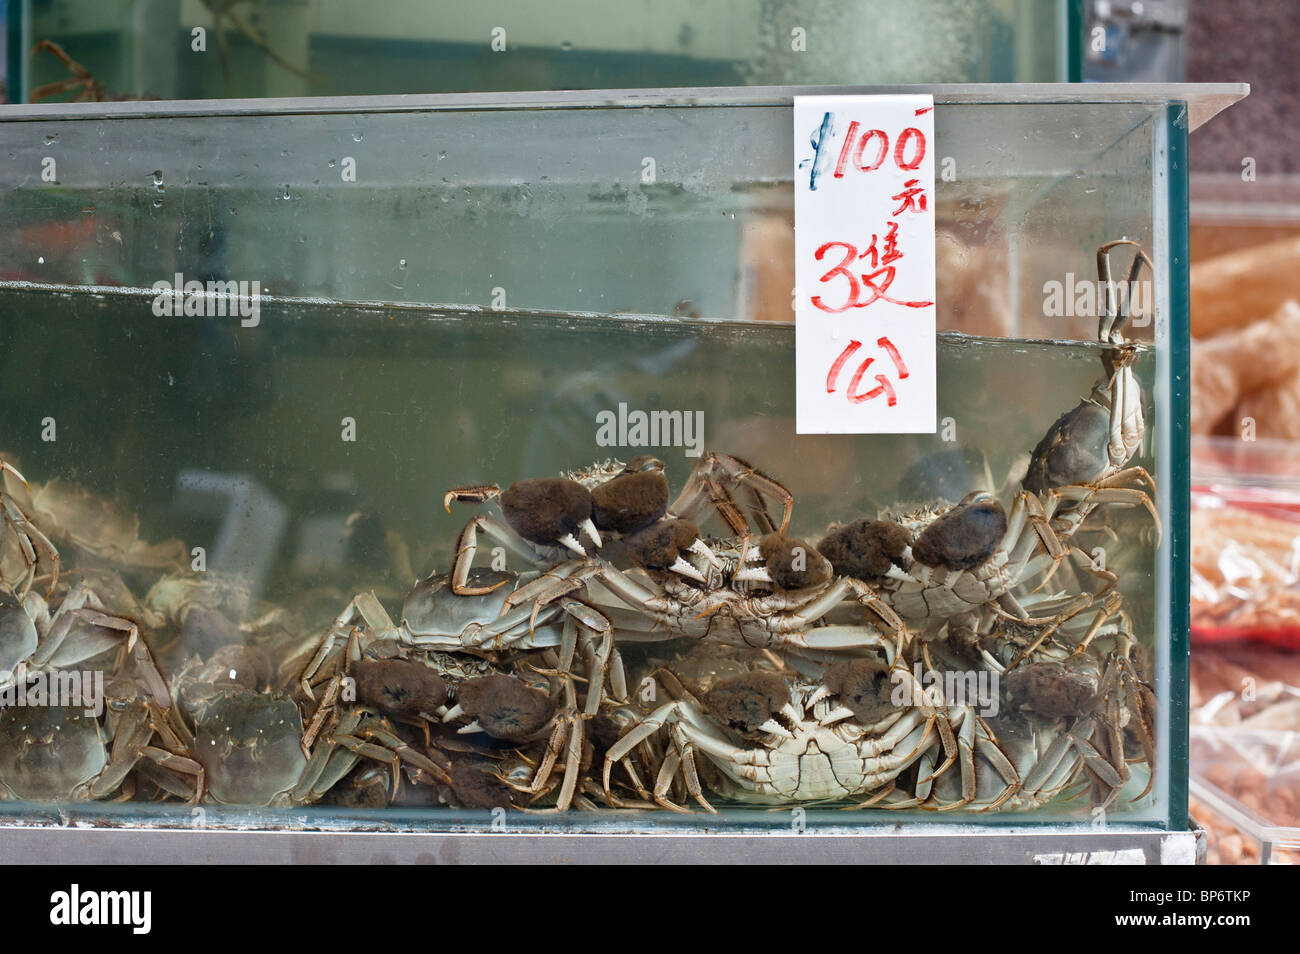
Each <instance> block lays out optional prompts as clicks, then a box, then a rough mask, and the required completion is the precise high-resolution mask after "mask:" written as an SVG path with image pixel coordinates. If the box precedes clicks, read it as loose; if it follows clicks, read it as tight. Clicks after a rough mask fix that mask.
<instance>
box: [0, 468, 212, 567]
mask: <svg viewBox="0 0 1300 954" xmlns="http://www.w3.org/2000/svg"><path fill="white" fill-rule="evenodd" d="M0 472H3V473H0V476H3V475H4V474H5V473H7V475H8V476H10V477H13V478H16V479H17V481H18V483H17V484H16V485H15V484H11V485H10V488H9V499H10V500H11V502H14V503H15V507H14V509H21V511H22V512H25V513H26V516H27V519H28V522H29V527H30V524H33V523H34V524H37V525H39V526H40V527H41V529H42V531H43V534H44V536H45V537H47V538H48V539H46V540H44V541H43V542H44V544H46V545H47V546H48V547H49V548H50V549H52V548H53V545H52V544H50V541H53V543H54V544H57V545H58V546H60V547H64V548H66V549H69V550H71V551H72V552H73V555H74V557H76V558H80V559H84V560H85V561H86V562H88V563H90V564H94V565H99V566H103V565H107V566H109V567H111V568H112V569H114V570H116V571H118V572H121V573H126V572H127V571H129V570H140V571H154V570H176V569H179V568H180V567H182V566H184V565H185V564H186V563H187V562H188V557H187V552H188V551H186V549H185V545H184V544H183V543H182V542H181V541H180V540H176V539H172V540H166V541H163V542H161V543H156V544H150V543H146V542H144V541H143V540H141V539H140V518H139V517H138V516H136V515H135V514H134V513H131V512H129V511H127V510H126V509H125V508H123V507H121V506H120V505H118V504H116V503H114V502H113V501H111V500H108V499H107V498H105V497H102V496H100V495H99V494H96V493H95V492H93V491H91V490H88V489H87V488H85V487H82V486H80V485H78V484H74V483H71V482H69V481H66V480H61V479H57V478H56V479H54V480H51V481H49V482H47V483H45V484H40V485H36V484H30V483H28V481H27V480H25V479H24V478H23V476H22V475H21V474H19V473H18V472H17V471H16V470H14V469H13V467H12V466H10V465H3V466H0ZM18 501H21V503H22V506H21V508H18V507H17V502H18ZM5 509H6V513H7V514H12V511H11V509H10V508H9V507H6V508H5ZM33 542H36V539H35V538H33ZM41 549H44V547H42V548H41ZM49 556H50V559H51V562H53V555H52V554H50V555H49ZM74 562H75V561H74Z"/></svg>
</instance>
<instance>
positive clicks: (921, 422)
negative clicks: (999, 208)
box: [794, 96, 935, 434]
mask: <svg viewBox="0 0 1300 954" xmlns="http://www.w3.org/2000/svg"><path fill="white" fill-rule="evenodd" d="M794 161H795V174H794V183H795V200H794V229H795V243H794V244H795V298H794V307H795V387H796V389H797V395H796V406H795V430H796V432H797V433H799V434H918V433H925V434H933V433H934V431H935V337H934V336H935V310H934V100H933V98H932V97H930V96H796V97H795V100H794Z"/></svg>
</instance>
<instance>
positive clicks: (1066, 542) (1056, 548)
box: [819, 240, 1160, 639]
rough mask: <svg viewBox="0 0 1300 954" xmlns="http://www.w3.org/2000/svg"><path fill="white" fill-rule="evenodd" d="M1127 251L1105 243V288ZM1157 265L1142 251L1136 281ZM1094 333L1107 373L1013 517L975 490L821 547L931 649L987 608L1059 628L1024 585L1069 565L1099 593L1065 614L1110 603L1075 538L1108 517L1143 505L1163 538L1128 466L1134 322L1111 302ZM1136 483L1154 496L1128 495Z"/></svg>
mask: <svg viewBox="0 0 1300 954" xmlns="http://www.w3.org/2000/svg"><path fill="white" fill-rule="evenodd" d="M1119 245H1134V246H1136V243H1133V242H1130V241H1128V240H1119V241H1115V242H1108V243H1106V244H1105V245H1103V246H1101V248H1100V249H1099V250H1098V253H1097V261H1098V273H1099V275H1100V277H1101V280H1102V282H1103V283H1105V284H1106V287H1107V288H1109V281H1110V259H1109V255H1110V251H1111V250H1112V249H1113V248H1115V247H1116V246H1119ZM1144 263H1145V264H1146V265H1148V266H1149V265H1150V259H1149V258H1147V256H1146V254H1145V253H1144V252H1143V251H1142V250H1141V249H1140V248H1138V249H1137V252H1136V256H1135V258H1134V262H1133V266H1132V268H1131V270H1130V275H1129V277H1130V280H1133V279H1136V277H1137V275H1138V273H1139V271H1140V268H1141V265H1142V264H1144ZM1103 311H1104V314H1103V315H1102V317H1101V318H1100V320H1099V322H1098V340H1099V341H1100V342H1101V344H1102V345H1103V351H1102V363H1103V368H1104V371H1105V374H1104V375H1103V376H1102V378H1101V379H1100V380H1099V381H1098V382H1097V384H1096V386H1095V387H1094V388H1093V391H1092V394H1091V395H1090V396H1089V397H1087V398H1085V399H1083V400H1082V401H1081V402H1080V403H1079V404H1078V405H1077V406H1076V407H1075V408H1074V409H1073V410H1071V411H1069V412H1067V413H1066V414H1064V415H1062V416H1061V417H1060V418H1059V419H1058V420H1057V421H1056V422H1055V423H1054V424H1053V425H1052V426H1051V427H1050V428H1049V430H1048V432H1047V434H1046V435H1045V436H1044V438H1043V439H1042V440H1041V441H1040V442H1039V443H1038V446H1037V447H1035V448H1034V451H1033V453H1032V454H1031V458H1030V464H1029V468H1028V472H1027V474H1026V476H1025V479H1024V481H1023V483H1022V489H1021V490H1020V491H1019V492H1018V493H1017V494H1016V496H1015V498H1014V500H1013V502H1012V505H1011V509H1010V512H1007V511H1006V510H1005V508H1003V506H1002V504H1001V503H1000V502H999V501H998V500H997V499H996V498H995V497H994V495H993V494H992V493H990V492H988V491H976V492H973V493H971V494H969V495H967V496H966V497H965V498H964V499H963V500H961V501H960V502H959V503H957V504H956V505H954V506H951V507H936V508H926V509H923V510H921V511H918V512H915V513H910V514H904V515H902V516H898V517H895V518H893V519H883V520H872V519H860V520H857V521H854V522H852V523H849V524H847V525H843V526H833V527H832V528H831V529H830V531H829V532H828V533H827V535H826V537H825V538H823V539H822V541H821V542H820V544H819V547H820V549H821V550H822V552H823V553H825V554H826V555H828V557H829V558H830V559H831V562H832V564H833V565H834V567H835V571H836V573H838V574H841V575H844V576H847V577H850V578H854V579H858V580H861V581H863V582H864V583H867V584H870V585H871V586H873V587H875V588H876V589H877V590H878V591H879V593H880V595H881V597H882V598H883V599H884V600H885V601H886V602H887V603H888V604H889V605H890V606H891V607H892V608H893V609H894V610H895V611H897V613H898V615H899V616H901V617H902V618H903V619H904V620H906V622H907V623H908V625H909V626H911V627H913V628H915V629H916V630H918V631H919V632H920V633H921V634H922V635H923V636H924V637H925V638H927V639H928V638H933V637H934V636H935V635H937V634H938V633H939V632H940V631H942V630H943V629H944V628H945V627H949V628H950V629H953V630H956V629H967V630H969V629H973V628H974V627H976V626H977V625H978V624H979V621H980V618H981V616H982V612H983V609H984V608H986V607H988V608H991V609H993V610H994V611H996V612H1001V613H1003V614H1005V615H1007V616H1008V617H1010V618H1014V619H1018V620H1021V621H1023V622H1030V623H1035V624H1037V623H1044V622H1050V621H1055V622H1057V623H1058V624H1059V623H1060V622H1062V621H1063V620H1064V619H1065V618H1067V616H1065V615H1057V616H1056V617H1054V618H1052V619H1047V618H1035V617H1031V616H1030V614H1029V612H1028V611H1027V610H1026V609H1025V607H1024V606H1023V605H1022V604H1021V602H1020V600H1019V599H1018V598H1017V596H1016V591H1017V589H1018V588H1020V587H1021V586H1022V585H1023V584H1025V583H1027V582H1029V581H1031V580H1033V579H1035V578H1037V577H1039V576H1042V577H1043V578H1044V579H1049V578H1050V577H1051V575H1052V574H1053V573H1055V571H1056V569H1057V568H1058V567H1059V566H1060V565H1061V563H1062V562H1063V561H1064V560H1065V559H1066V558H1067V557H1068V558H1070V559H1072V560H1074V561H1075V562H1076V563H1077V564H1078V566H1079V567H1080V568H1081V569H1082V570H1083V571H1084V572H1085V573H1088V574H1091V575H1092V576H1094V577H1096V578H1098V579H1099V580H1100V581H1101V585H1100V586H1099V587H1098V588H1097V589H1096V590H1095V591H1094V592H1091V593H1084V594H1080V595H1079V596H1078V597H1077V598H1076V601H1075V602H1074V603H1072V604H1069V606H1068V607H1063V608H1062V609H1061V614H1073V613H1076V612H1079V611H1081V610H1083V609H1086V608H1087V607H1088V606H1091V605H1093V604H1094V603H1099V602H1104V601H1105V600H1106V599H1107V598H1108V597H1109V596H1110V594H1112V593H1113V592H1114V590H1115V588H1116V586H1117V584H1118V577H1117V576H1116V575H1115V574H1114V573H1112V572H1110V571H1108V570H1105V569H1103V568H1100V567H1098V566H1096V565H1095V564H1094V561H1093V560H1092V558H1091V555H1090V554H1088V553H1086V552H1085V551H1084V550H1083V549H1082V548H1080V547H1079V546H1077V545H1076V544H1074V543H1073V542H1072V541H1073V538H1074V537H1075V536H1076V534H1077V533H1078V531H1079V530H1080V528H1081V527H1082V525H1083V523H1084V521H1085V519H1086V518H1087V517H1088V516H1089V515H1090V514H1091V513H1092V512H1093V511H1095V510H1096V509H1097V508H1099V507H1102V506H1116V507H1129V506H1143V507H1145V508H1146V510H1147V511H1148V512H1149V513H1150V514H1151V516H1152V518H1153V520H1154V521H1155V523H1156V528H1157V532H1158V531H1159V526H1160V520H1159V513H1158V511H1157V508H1156V506H1155V502H1154V500H1153V497H1152V494H1154V492H1155V481H1154V479H1153V478H1152V477H1151V475H1150V474H1149V473H1148V472H1147V471H1146V470H1145V469H1143V468H1141V467H1133V466H1129V462H1130V460H1131V459H1132V457H1133V455H1134V454H1135V453H1136V452H1137V450H1138V448H1139V447H1140V446H1141V443H1142V439H1143V437H1144V435H1145V423H1144V420H1143V416H1142V391H1141V387H1140V385H1139V384H1138V381H1137V378H1136V376H1135V374H1134V373H1133V368H1132V365H1133V362H1134V360H1135V358H1136V355H1137V351H1136V349H1135V348H1134V347H1133V346H1131V345H1126V344H1125V343H1124V341H1123V339H1122V337H1121V335H1120V332H1121V330H1122V328H1123V326H1124V323H1125V322H1126V321H1127V318H1128V316H1127V315H1121V314H1119V313H1118V309H1117V308H1116V305H1115V303H1114V302H1113V301H1111V300H1110V298H1109V297H1108V298H1107V301H1106V307H1105V308H1104V309H1103ZM1134 480H1137V481H1139V482H1142V483H1145V484H1146V485H1147V486H1148V487H1149V488H1150V490H1151V494H1148V493H1147V492H1146V491H1144V490H1141V489H1138V488H1135V487H1131V486H1123V485H1124V484H1126V483H1129V482H1132V481H1134Z"/></svg>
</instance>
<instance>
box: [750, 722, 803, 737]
mask: <svg viewBox="0 0 1300 954" xmlns="http://www.w3.org/2000/svg"><path fill="white" fill-rule="evenodd" d="M758 728H759V730H760V731H763V732H770V733H771V734H772V735H775V736H779V737H780V738H783V739H793V738H794V734H793V733H792V732H791V731H790V730H789V729H787V728H786V727H785V726H783V725H782V724H781V723H779V722H777V721H776V720H775V719H768V720H767V721H766V722H764V723H762V724H761V725H760V726H759V727H758Z"/></svg>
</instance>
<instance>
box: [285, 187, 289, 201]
mask: <svg viewBox="0 0 1300 954" xmlns="http://www.w3.org/2000/svg"><path fill="white" fill-rule="evenodd" d="M284 197H285V198H286V199H288V198H289V187H288V186H285V187H284Z"/></svg>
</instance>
